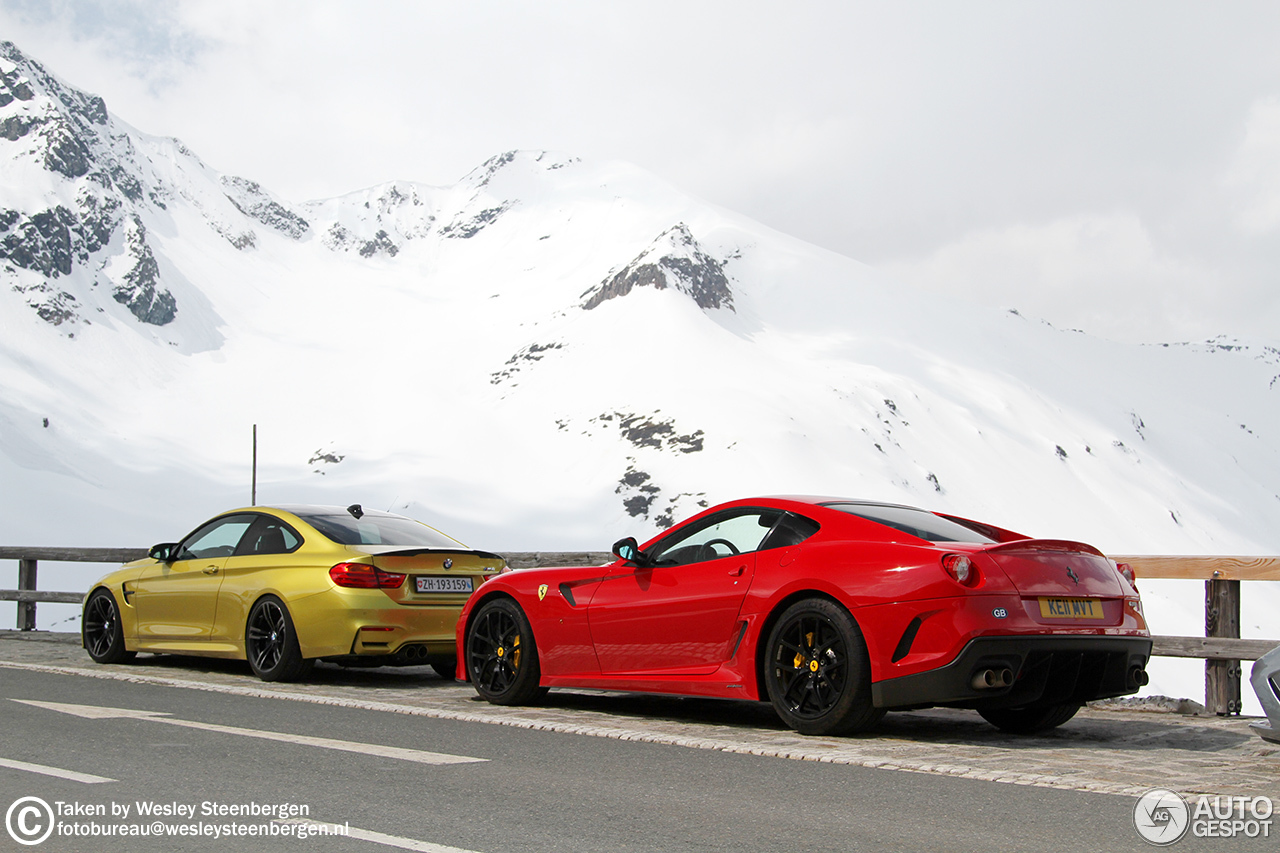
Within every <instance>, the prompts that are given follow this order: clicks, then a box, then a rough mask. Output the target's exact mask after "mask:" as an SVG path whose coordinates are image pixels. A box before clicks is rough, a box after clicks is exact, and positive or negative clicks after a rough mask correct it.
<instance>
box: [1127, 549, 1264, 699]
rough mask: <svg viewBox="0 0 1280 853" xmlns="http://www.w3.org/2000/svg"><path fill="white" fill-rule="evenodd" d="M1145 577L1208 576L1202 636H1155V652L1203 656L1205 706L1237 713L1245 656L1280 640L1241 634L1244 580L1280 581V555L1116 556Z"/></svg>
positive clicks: (1259, 653)
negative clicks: (1258, 638)
mask: <svg viewBox="0 0 1280 853" xmlns="http://www.w3.org/2000/svg"><path fill="white" fill-rule="evenodd" d="M1113 559H1114V560H1116V561H1117V562H1120V563H1128V564H1129V565H1131V566H1133V570H1134V572H1135V573H1136V574H1137V576H1138V586H1139V588H1141V586H1142V579H1143V578H1152V579H1156V580H1202V581H1204V636H1203V637H1163V636H1153V637H1152V638H1151V640H1152V647H1151V654H1153V655H1160V656H1162V657H1186V658H1204V661H1205V665H1204V706H1205V708H1206V710H1209V711H1212V712H1213V713H1215V714H1219V715H1225V714H1238V713H1240V708H1241V707H1242V705H1241V698H1240V697H1241V684H1242V683H1243V681H1244V679H1243V677H1242V672H1241V668H1240V661H1242V660H1257V659H1258V658H1260V657H1262V656H1263V655H1265V654H1266V653H1267V652H1269V651H1271V650H1272V649H1274V648H1275V647H1276V646H1280V640H1242V639H1240V582H1241V581H1280V557H1153V556H1131V557H1125V556H1117V557H1113Z"/></svg>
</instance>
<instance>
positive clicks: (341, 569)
mask: <svg viewBox="0 0 1280 853" xmlns="http://www.w3.org/2000/svg"><path fill="white" fill-rule="evenodd" d="M404 577H405V576H404V575H402V574H398V573H396V572H384V571H383V570H382V569H379V568H378V567H377V566H371V565H369V564H368V563H338V565H336V566H334V567H333V568H332V569H330V570H329V579H330V580H332V581H333V582H334V583H335V584H337V585H338V586H345V587H347V588H349V589H398V588H399V587H400V584H402V583H404Z"/></svg>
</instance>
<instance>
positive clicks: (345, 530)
mask: <svg viewBox="0 0 1280 853" xmlns="http://www.w3.org/2000/svg"><path fill="white" fill-rule="evenodd" d="M297 515H298V517H299V518H301V519H302V520H303V521H305V522H306V523H307V524H310V525H311V526H312V527H314V528H315V529H316V530H318V531H320V532H321V533H322V534H324V535H325V536H327V537H328V538H330V539H332V540H333V541H334V542H337V543H338V544H339V545H396V546H407V547H416V548H461V547H464V546H463V545H462V543H461V542H459V541H457V540H456V539H451V538H449V537H448V536H445V535H444V534H443V533H441V532H440V531H438V530H435V529H433V528H431V527H427V525H425V524H423V523H421V522H418V521H414V520H413V519H412V518H405V517H404V516H403V515H391V514H390V513H373V512H366V513H365V514H364V515H362V516H360V517H359V518H356V517H354V516H352V515H351V514H350V513H333V514H323V515H321V514H308V513H304V512H300V513H297Z"/></svg>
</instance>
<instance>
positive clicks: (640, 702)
mask: <svg viewBox="0 0 1280 853" xmlns="http://www.w3.org/2000/svg"><path fill="white" fill-rule="evenodd" d="M542 705H543V707H547V708H554V709H559V710H566V711H572V710H580V711H585V712H593V713H598V714H607V715H609V716H611V717H613V718H615V719H616V718H623V719H633V720H635V721H636V722H637V724H640V723H642V721H645V720H653V719H661V720H665V721H669V722H674V723H688V724H704V725H712V726H722V727H726V728H729V729H738V730H764V731H769V732H785V731H787V727H786V726H785V725H784V724H783V723H782V721H781V720H780V719H779V718H778V717H777V715H776V714H775V713H774V712H773V709H772V708H771V707H770V705H769V704H768V703H767V702H748V701H738V700H726V699H702V698H689V697H676V696H657V695H630V694H623V693H605V692H576V691H560V690H553V691H551V693H549V694H548V695H547V697H546V698H545V699H544V700H543V702H542ZM843 737H844V738H845V739H849V740H859V739H862V740H901V741H911V742H916V743H931V744H939V745H941V744H957V745H965V746H989V747H992V748H999V749H1005V750H1024V749H1037V750H1044V749H1053V750H1073V749H1114V750H1117V751H1121V750H1123V751H1134V750H1139V751H1142V750H1156V749H1166V750H1167V749H1177V750H1188V751H1193V752H1216V751H1223V750H1230V749H1235V748H1239V747H1240V746H1241V745H1245V744H1247V743H1249V742H1251V741H1252V740H1254V738H1253V737H1252V735H1251V734H1249V733H1248V731H1247V730H1246V729H1244V728H1243V724H1241V725H1237V726H1235V727H1234V728H1233V727H1232V726H1230V725H1228V724H1224V722H1223V721H1221V720H1219V719H1217V718H1197V717H1189V716H1182V715H1176V714H1156V713H1150V712H1146V713H1144V712H1137V711H1130V712H1117V711H1110V712H1107V711H1095V710H1093V709H1088V708H1086V709H1084V710H1082V711H1081V712H1080V713H1079V714H1078V715H1077V716H1076V717H1075V718H1074V719H1072V720H1071V721H1069V722H1067V723H1066V724H1064V725H1062V726H1059V727H1058V728H1056V729H1052V730H1050V731H1047V732H1040V733H1037V734H1031V735H1015V734H1010V733H1007V732H1003V731H1000V730H999V729H997V728H995V727H994V726H992V725H991V724H989V723H987V722H986V721H985V720H984V719H983V718H982V717H980V716H979V715H978V713H977V712H976V711H970V710H965V709H956V708H927V709H921V710H915V711H900V712H894V713H890V714H887V715H886V716H885V717H884V719H883V720H881V721H880V722H879V723H878V724H876V726H875V727H873V728H872V729H871V730H869V731H866V732H860V733H856V734H851V735H845V736H843Z"/></svg>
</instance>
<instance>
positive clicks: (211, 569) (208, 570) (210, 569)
mask: <svg viewBox="0 0 1280 853" xmlns="http://www.w3.org/2000/svg"><path fill="white" fill-rule="evenodd" d="M204 573H205V574H206V575H216V574H217V573H218V567H217V566H205V567H204Z"/></svg>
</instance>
